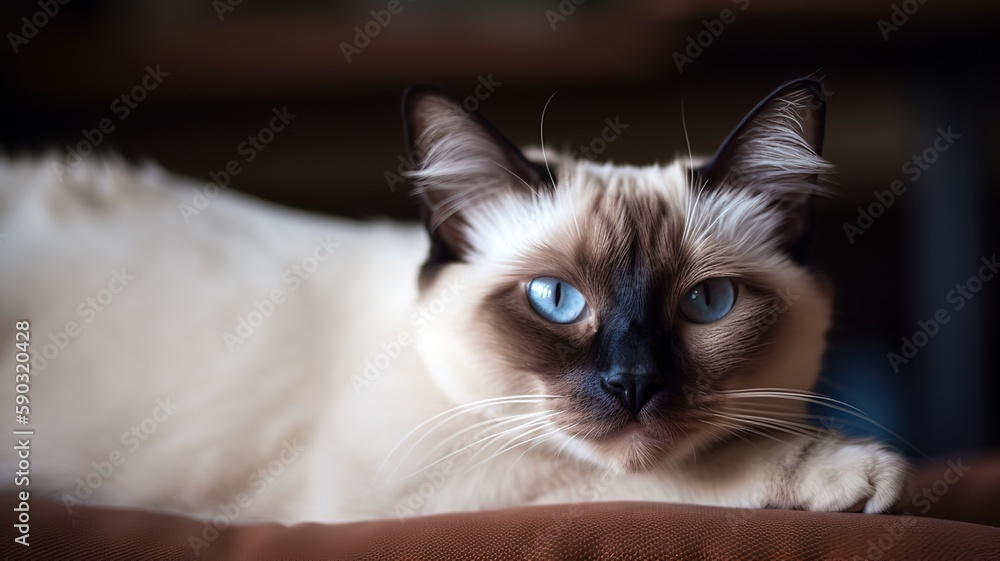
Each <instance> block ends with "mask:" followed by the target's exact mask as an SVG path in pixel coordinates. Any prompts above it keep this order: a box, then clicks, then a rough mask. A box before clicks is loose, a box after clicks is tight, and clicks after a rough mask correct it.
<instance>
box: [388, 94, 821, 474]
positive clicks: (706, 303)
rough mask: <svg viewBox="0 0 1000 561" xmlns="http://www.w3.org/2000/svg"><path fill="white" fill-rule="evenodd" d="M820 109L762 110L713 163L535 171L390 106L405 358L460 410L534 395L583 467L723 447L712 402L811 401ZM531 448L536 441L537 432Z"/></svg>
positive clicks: (443, 114) (554, 162)
mask: <svg viewBox="0 0 1000 561" xmlns="http://www.w3.org/2000/svg"><path fill="white" fill-rule="evenodd" d="M824 112H825V97H824V94H823V90H822V87H821V85H820V84H819V83H818V82H816V81H813V80H810V79H802V80H797V81H794V82H790V83H788V84H785V85H784V86H782V87H780V88H779V89H778V90H776V91H775V92H773V93H772V94H771V95H770V96H768V97H767V98H766V99H765V100H764V101H762V102H761V103H760V104H759V105H758V106H757V107H756V108H754V109H753V111H751V113H750V114H749V115H748V116H747V117H746V118H745V119H744V120H743V122H742V123H740V125H739V126H738V127H737V128H736V129H735V130H734V131H733V133H732V134H731V135H730V136H729V137H728V138H727V139H726V140H725V141H724V142H723V143H722V146H721V147H720V148H719V150H718V151H717V152H716V154H715V156H714V157H712V158H710V159H707V160H700V161H695V160H691V159H689V158H682V159H679V160H677V161H675V162H673V163H670V164H667V165H652V166H646V167H632V166H617V165H613V164H610V163H609V164H597V163H592V162H589V161H573V160H572V159H570V158H568V157H564V156H562V157H558V159H553V155H552V154H551V152H550V153H549V154H548V157H549V162H548V164H546V162H544V161H539V160H537V159H534V160H533V159H529V158H528V157H526V156H525V155H524V154H523V153H522V152H521V151H519V150H518V149H517V148H516V147H515V146H514V145H513V144H511V143H510V142H509V141H508V140H506V139H505V138H504V137H503V136H501V135H500V133H499V132H497V130H496V129H495V128H494V127H493V126H492V125H490V124H489V123H488V122H486V121H485V120H484V119H483V118H482V117H481V116H480V115H478V114H475V113H471V114H470V113H468V112H467V111H466V110H465V109H463V108H462V106H461V103H460V101H459V100H457V99H456V98H453V97H451V96H449V95H447V94H445V93H443V92H440V91H438V90H435V89H432V88H425V87H421V88H415V89H412V90H410V91H409V92H408V93H407V95H406V97H405V101H404V113H405V116H406V122H407V129H408V135H409V139H410V142H411V148H412V152H411V153H412V154H413V155H414V157H415V162H416V168H415V169H414V171H413V172H412V173H411V178H412V179H413V181H414V184H415V187H416V189H415V193H416V196H417V197H418V199H419V201H420V204H421V208H422V211H423V217H424V220H425V223H426V225H427V229H428V232H429V233H430V238H431V253H430V256H429V258H428V261H427V263H426V265H425V266H424V268H423V270H422V272H421V278H420V282H421V298H422V300H423V304H424V305H429V308H428V309H429V310H430V311H431V313H433V318H432V319H433V321H429V322H428V323H427V324H426V325H427V329H426V331H425V332H424V333H421V334H420V336H419V348H420V350H421V353H422V356H423V358H424V360H425V362H426V363H427V366H428V367H429V369H430V371H431V372H432V375H433V377H434V380H435V383H436V384H438V385H439V386H440V388H441V389H442V390H443V391H444V392H445V393H446V394H447V395H448V396H450V397H451V398H452V399H454V400H455V402H456V403H459V404H461V403H468V402H473V401H477V400H484V399H489V398H496V397H503V396H512V395H545V396H554V397H550V398H544V401H543V403H542V404H541V407H543V408H544V410H545V411H550V412H552V413H553V414H552V415H550V416H548V417H545V419H546V421H545V422H544V423H542V424H539V425H538V426H539V427H543V428H544V431H548V433H549V434H551V444H552V445H553V446H557V445H563V446H566V447H567V449H568V450H570V451H571V452H572V453H574V454H576V455H578V456H579V457H582V458H586V459H588V460H591V461H594V462H596V463H598V464H601V465H607V466H614V467H616V468H619V469H630V470H638V469H647V468H649V467H651V466H652V465H654V464H655V463H657V462H658V461H660V460H662V459H664V458H666V457H675V458H676V457H683V456H685V455H687V454H689V453H690V452H691V451H692V450H695V449H697V448H698V447H699V446H702V445H703V444H704V443H705V442H706V441H708V440H710V439H711V438H713V437H715V436H718V435H719V434H720V433H721V432H725V430H724V427H726V425H730V428H732V427H731V425H733V424H734V423H736V421H732V420H731V421H728V422H727V421H726V418H725V417H723V416H721V415H726V411H727V407H728V404H729V403H730V400H729V399H727V394H726V393H725V392H727V391H732V390H739V389H748V388H791V389H800V390H807V389H810V388H811V387H812V386H813V384H814V382H815V380H816V377H817V375H818V371H819V366H820V360H821V355H822V353H823V349H824V345H825V343H824V339H825V334H826V331H827V328H828V326H829V322H830V297H829V294H828V291H827V290H826V288H825V284H824V283H823V282H822V281H821V280H819V279H818V278H817V277H816V276H815V275H814V274H813V273H812V272H811V271H810V270H809V269H808V268H806V267H805V266H803V264H802V262H801V259H800V258H801V256H802V253H803V251H804V248H805V242H806V240H807V237H808V233H809V230H810V212H809V201H810V197H811V196H812V194H813V193H814V192H815V191H816V189H817V187H816V182H817V179H818V178H820V177H822V176H823V175H825V174H827V173H829V172H830V171H831V166H830V164H828V163H827V162H825V161H824V160H823V159H822V158H821V157H820V155H819V154H820V150H821V144H822V138H823V123H824ZM535 434H537V435H541V434H543V433H542V432H536V433H535Z"/></svg>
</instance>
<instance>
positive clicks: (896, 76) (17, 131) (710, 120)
mask: <svg viewBox="0 0 1000 561" xmlns="http://www.w3.org/2000/svg"><path fill="white" fill-rule="evenodd" d="M62 1H64V2H66V3H65V4H62V3H60V2H59V0H41V1H39V0H7V1H6V2H4V4H3V6H2V7H0V22H2V25H0V31H2V32H4V33H5V34H6V41H5V44H4V45H3V47H2V48H0V50H2V51H3V53H4V54H3V56H2V65H3V66H2V68H0V70H2V73H0V77H2V78H0V79H2V82H0V88H2V93H0V95H2V96H3V99H2V100H0V102H2V103H0V117H2V119H0V123H2V126H0V144H2V146H3V148H4V149H5V150H6V152H7V153H8V154H12V155H25V154H31V153H38V152H42V151H46V150H48V151H54V152H55V153H56V154H58V155H59V156H60V157H61V158H66V157H67V154H69V152H70V150H69V149H68V148H67V146H69V147H72V148H74V149H76V150H77V151H86V149H87V146H81V143H84V144H86V143H87V142H89V141H87V136H88V134H86V133H85V132H84V131H91V130H92V129H95V128H98V127H99V124H100V123H101V121H102V119H106V118H107V119H110V122H111V123H112V124H113V125H114V129H113V130H112V131H111V132H109V133H106V134H102V136H103V138H101V139H100V141H99V142H96V143H94V144H96V151H95V152H97V153H112V152H117V153H120V154H122V155H124V156H125V157H126V158H128V159H130V160H133V161H142V160H152V161H155V162H158V163H160V164H162V165H163V166H164V167H166V168H167V169H169V170H171V171H173V172H176V173H180V174H184V175H187V176H191V177H194V178H199V179H202V180H204V181H205V182H208V181H210V176H209V174H210V173H211V172H217V171H220V170H222V169H223V168H224V167H225V165H226V163H227V162H228V161H229V160H231V159H238V160H240V161H241V162H244V165H243V166H242V167H243V171H242V173H240V174H239V175H237V176H236V177H235V178H233V181H232V183H231V185H230V186H231V187H232V188H234V189H237V190H239V191H243V192H246V193H250V194H253V195H256V196H258V197H262V198H264V199H268V200H271V201H276V202H279V203H282V204H286V205H291V206H295V207H299V208H304V209H309V210H311V211H315V212H320V213H329V214H336V215H345V216H351V217H372V216H390V217H397V218H414V217H415V216H416V212H415V207H414V205H413V204H412V202H411V201H410V199H409V197H408V195H407V193H406V189H405V187H404V186H403V185H401V184H397V183H395V181H393V180H392V175H391V174H394V173H397V171H398V167H399V157H400V156H403V155H404V144H403V139H402V138H403V137H402V129H401V125H400V119H399V101H400V94H401V93H402V91H403V90H404V88H405V87H406V86H407V85H409V84H413V83H421V82H423V83H433V84H437V85H440V86H442V87H445V88H448V89H450V90H452V91H454V92H455V93H456V94H458V95H460V96H462V97H465V96H472V97H471V98H469V105H470V106H477V107H478V109H479V110H480V111H481V112H482V113H484V114H485V115H486V116H487V118H489V119H490V120H492V121H493V122H494V123H495V124H497V125H498V126H499V127H500V128H501V129H502V130H503V131H504V132H506V133H507V134H508V135H509V136H510V137H511V138H512V139H513V140H514V141H515V142H516V143H519V144H538V143H539V121H540V117H541V112H542V108H543V106H544V105H545V102H546V101H547V100H548V98H549V96H550V95H552V93H553V92H558V93H557V95H556V97H555V98H554V99H553V101H552V103H551V105H550V107H549V109H548V112H547V114H546V119H545V131H546V133H547V134H546V143H547V144H550V145H554V146H556V147H558V148H566V149H569V150H578V148H579V146H581V145H587V146H591V148H593V149H594V151H595V152H597V151H598V150H597V149H598V148H600V153H599V154H595V155H594V156H595V158H596V159H600V160H604V159H610V160H613V161H616V162H626V163H633V164H646V163H651V162H654V161H665V160H669V159H671V158H673V157H674V156H675V155H677V154H680V153H684V152H686V147H685V136H684V131H683V129H682V126H681V123H682V118H681V117H682V107H683V114H684V116H685V118H686V122H687V128H688V133H689V134H690V142H691V146H692V148H693V150H694V152H695V153H701V154H709V153H711V152H713V151H714V150H715V148H716V146H717V144H718V143H719V142H720V141H721V140H722V138H724V136H725V135H726V134H727V133H728V131H729V130H730V129H731V128H732V127H733V126H734V125H735V124H736V123H737V122H738V121H739V119H740V118H741V117H742V116H743V115H744V114H745V113H746V112H747V111H748V110H749V109H750V108H751V107H752V106H753V105H754V104H755V103H756V102H757V101H758V100H759V99H760V98H761V97H763V96H764V95H766V94H767V93H768V92H770V91H771V90H772V89H773V88H774V87H776V86H777V85H778V84H780V83H782V82H783V81H786V80H788V79H791V78H795V77H798V76H802V75H807V74H813V73H816V74H818V75H821V76H825V77H826V87H827V92H828V96H829V103H830V104H829V111H828V122H827V136H826V146H825V150H824V151H825V154H824V155H825V156H827V157H828V159H830V160H832V161H833V162H834V163H835V164H836V165H837V166H838V169H839V174H838V176H837V180H836V181H837V185H836V195H835V196H834V197H833V198H829V199H824V200H820V201H817V204H816V217H817V227H816V232H815V241H814V244H813V249H812V260H813V262H814V263H815V265H816V267H817V268H819V269H821V270H822V271H824V272H825V273H826V274H827V275H828V276H829V277H830V278H831V279H832V281H833V283H834V285H835V286H836V289H837V317H836V326H835V329H834V331H833V333H832V334H831V343H832V345H831V349H830V352H829V353H828V357H827V367H826V369H825V372H824V383H823V386H822V387H821V388H820V390H821V391H823V392H825V393H828V394H829V395H832V396H835V397H837V398H839V399H843V400H845V401H848V402H850V403H852V404H854V405H856V406H858V407H860V408H861V409H863V410H864V411H865V412H867V413H868V414H869V415H870V416H871V417H872V418H873V419H874V420H876V421H877V422H879V423H880V424H882V425H883V426H885V427H888V428H889V429H891V430H892V431H893V432H896V433H898V434H899V435H900V436H901V437H903V438H905V439H906V440H908V441H909V442H911V443H912V444H913V445H914V446H912V447H911V446H908V445H906V444H904V443H902V442H901V441H900V440H898V439H895V438H894V437H891V436H890V437H889V438H890V439H893V440H894V442H895V443H896V444H897V446H899V447H900V449H902V450H903V451H904V452H906V453H907V454H910V455H920V454H922V453H927V454H930V455H941V454H959V453H962V452H963V451H968V450H972V449H979V448H984V447H994V448H997V447H1000V413H997V408H996V405H997V404H1000V380H998V376H997V375H996V367H995V364H996V363H997V361H998V359H1000V349H998V345H997V342H998V341H997V321H996V319H995V318H996V313H997V310H998V307H997V298H998V294H1000V279H997V280H984V281H982V282H977V281H971V282H970V280H969V279H970V278H971V277H974V276H976V275H977V273H978V272H979V271H980V268H981V264H982V263H981V261H980V259H981V258H983V257H985V258H986V260H987V261H990V259H991V257H992V256H993V255H994V254H995V253H996V252H997V250H998V247H997V246H998V245H1000V244H998V243H997V242H998V240H1000V236H998V235H997V234H998V232H997V230H998V225H997V220H996V218H995V209H996V208H997V197H998V195H997V189H996V187H997V181H996V176H997V174H996V172H995V170H994V169H990V167H989V166H991V165H993V166H995V165H996V164H997V156H998V155H1000V149H998V148H1000V140H998V139H1000V136H998V135H997V134H996V131H997V130H998V124H1000V110H998V108H997V105H996V101H995V90H994V87H995V86H996V85H997V79H996V78H997V72H998V64H997V62H996V61H997V59H996V53H998V52H1000V49H998V47H1000V40H998V26H997V24H998V23H1000V18H998V17H997V16H998V12H1000V4H996V3H990V2H985V1H984V2H946V1H945V0H923V3H921V2H920V1H919V0H906V1H900V0H881V1H871V0H867V1H861V0H846V1H838V2H834V1H827V2H793V1H791V0H779V1H770V2H768V1H765V0H719V1H705V2H695V1H694V0H688V1H684V2H656V1H652V0H631V1H623V2H609V1H600V0H585V1H584V0H575V2H574V1H573V0H561V1H559V0H518V1H512V2H499V1H493V2H462V1H459V0H420V1H414V2H410V1H408V0H400V1H398V2H393V1H390V0H372V1H365V2H361V1H357V2H319V1H318V0H300V1H285V2H276V1H271V2H261V1H258V2H249V1H240V0H214V1H213V0H196V1H193V0H156V1H153V0H147V1H125V0H68V2H67V1H66V0H62ZM577 3H579V4H577ZM56 8H57V9H56ZM389 9H392V10H395V11H396V12H397V13H394V14H392V13H390V12H388V10H389ZM46 10H47V11H48V12H49V13H46ZM373 10H374V11H376V14H375V15H373V14H372V11H373ZM726 10H728V12H726ZM40 13H41V14H42V15H39V14H40ZM50 14H51V15H50ZM386 15H389V16H391V19H389V21H388V24H387V25H382V24H380V23H377V22H376V23H371V22H373V20H375V19H376V17H379V18H381V19H382V20H383V21H385V20H386V19H387V18H386ZM22 18H26V19H22ZM880 20H881V21H880ZM26 22H27V23H26ZM356 26H357V27H358V28H360V29H361V33H363V32H364V31H365V29H366V26H367V29H368V31H369V32H368V33H367V34H365V37H362V36H359V31H357V30H356V29H355V27H356ZM368 35H373V36H368ZM365 39H367V43H366V42H365ZM350 44H353V45H352V47H350V48H348V47H345V45H350ZM345 49H346V50H349V51H351V52H349V53H348V54H349V55H350V56H349V58H350V61H348V60H347V59H348V57H347V56H346V55H345ZM157 65H159V69H160V71H162V72H163V73H167V74H168V75H166V76H164V75H162V74H161V81H160V82H159V83H157V84H156V88H155V89H152V90H146V91H140V92H138V94H137V95H134V96H133V95H132V93H131V92H132V90H133V88H135V87H137V86H140V85H141V84H142V82H143V79H144V76H146V75H147V72H148V71H147V67H151V68H154V69H155V68H156V66H157ZM152 83H153V82H152V81H150V80H148V79H147V84H152ZM484 83H491V84H492V85H491V86H490V87H489V88H487V87H485V86H481V84H484ZM477 88H478V90H477ZM123 94H127V95H130V97H136V98H137V97H139V96H141V97H143V98H144V99H142V100H141V101H134V100H131V101H129V102H127V101H125V100H121V99H120V98H121V96H122V95H123ZM477 94H478V97H477ZM116 100H118V102H117V103H116ZM128 103H131V104H132V105H131V106H129V105H128ZM125 106H128V113H127V116H124V118H123V115H124V113H125V109H124V107H125ZM286 106H287V108H288V111H289V112H291V113H293V114H294V115H295V116H296V117H295V118H294V119H293V120H292V122H291V123H290V124H289V126H288V127H287V128H286V129H285V130H283V131H280V132H278V133H276V134H275V135H274V137H273V140H272V141H271V142H270V143H269V144H267V145H266V146H264V148H263V149H262V150H258V151H257V152H258V153H257V155H256V157H255V158H254V160H253V161H252V162H246V161H245V159H246V158H245V156H246V155H245V153H244V154H241V153H239V150H240V148H239V147H240V144H241V143H242V142H243V141H244V140H246V138H247V136H249V135H254V134H257V132H258V131H259V130H260V129H261V128H262V127H264V126H266V125H267V124H268V121H269V120H270V118H271V114H272V113H271V112H272V109H274V108H282V107H286ZM616 117H617V118H618V120H619V122H621V123H624V124H627V125H628V128H627V129H625V130H623V131H622V132H621V134H619V135H618V137H617V138H616V139H615V140H614V141H612V142H609V143H605V145H604V146H603V147H602V143H597V142H594V139H595V138H599V137H600V135H601V133H602V131H603V129H604V128H605V127H606V126H607V123H606V122H605V119H611V120H612V121H613V120H614V119H615V118H616ZM949 127H950V131H951V136H950V138H951V141H950V144H949V143H947V142H944V141H938V146H939V147H947V150H946V151H935V150H933V149H932V150H931V152H930V153H927V154H925V150H927V149H929V148H932V147H933V146H934V142H935V139H936V138H937V137H938V136H939V135H940V132H941V131H944V132H948V131H949ZM955 135H958V136H957V137H956V136H955ZM89 136H90V137H91V138H96V136H95V134H94V133H89ZM914 157H920V158H922V159H925V161H924V162H923V163H919V162H913V161H912V159H913V158H914ZM932 158H933V160H934V161H933V163H929V162H930V160H931V159H932ZM70 161H72V160H70ZM907 162H910V163H909V164H908V163H907ZM923 168H926V169H923ZM917 169H919V171H920V174H919V177H916V171H915V170H917ZM387 173H388V174H389V175H387ZM896 180H900V181H901V182H902V186H903V187H905V189H906V190H905V192H903V193H902V194H898V195H895V197H894V198H895V200H894V201H893V202H892V204H890V205H887V208H883V209H882V212H879V208H878V207H879V205H880V204H882V203H880V202H879V199H880V198H881V199H882V201H883V202H884V201H887V200H888V195H884V194H883V195H879V196H876V194H875V192H891V186H892V185H893V182H894V181H896ZM897 190H900V189H899V184H897ZM873 204H874V205H875V206H874V207H873V206H872V205H873ZM859 207H861V208H863V209H865V211H866V212H867V213H869V215H870V216H872V219H871V221H870V222H869V221H868V220H866V219H864V218H861V219H859V210H858V209H859ZM876 215H877V216H876ZM859 220H861V223H860V224H859ZM845 224H848V225H851V226H855V227H858V228H861V230H860V231H861V232H863V233H860V234H859V233H858V231H857V230H855V231H854V234H853V235H850V236H849V235H848V233H847V232H846V231H845ZM984 271H985V274H986V275H990V274H992V272H991V271H990V270H989V269H984ZM956 285H967V286H968V288H967V289H966V290H967V293H968V294H970V295H972V296H973V297H972V298H971V299H969V298H967V297H966V296H961V295H960V293H959V292H957V291H956V292H952V291H955V290H956ZM974 289H975V290H977V292H974V293H973V292H972V290H974ZM959 303H962V305H961V308H960V309H959ZM939 310H944V313H945V314H946V315H947V317H948V323H946V324H944V325H940V326H939V328H938V329H937V330H935V329H933V328H932V327H928V328H926V331H929V332H933V333H930V334H929V335H931V336H927V337H924V336H922V335H916V336H915V335H914V334H915V333H916V332H917V331H918V330H920V329H921V327H920V324H918V322H920V321H924V322H925V325H926V321H927V320H930V319H933V318H934V316H935V314H936V313H938V311H939ZM901 337H905V338H907V339H908V340H910V341H911V342H914V344H915V350H916V351H917V352H916V354H915V355H914V356H912V358H907V357H906V356H905V355H904V354H903V351H904V350H909V349H903V347H904V343H903V341H901ZM916 343H924V344H923V345H922V346H921V347H919V348H916ZM891 352H892V353H899V354H900V356H901V357H902V358H907V362H906V363H900V362H898V361H897V362H896V364H895V367H894V365H893V364H892V363H891V362H890V359H889V357H888V353H891ZM910 354H912V353H910ZM817 412H818V413H821V414H824V415H826V414H829V413H831V411H828V410H827V411H822V410H820V411H817ZM852 423H853V424H856V425H857V426H856V427H855V426H852ZM824 424H826V425H828V426H834V427H841V428H843V429H845V430H849V431H853V432H855V433H858V434H883V433H881V432H880V429H878V428H877V427H874V426H873V425H872V424H870V423H866V422H858V421H857V420H856V419H855V420H854V421H851V419H850V418H849V417H846V416H840V417H839V418H835V419H832V420H827V421H824Z"/></svg>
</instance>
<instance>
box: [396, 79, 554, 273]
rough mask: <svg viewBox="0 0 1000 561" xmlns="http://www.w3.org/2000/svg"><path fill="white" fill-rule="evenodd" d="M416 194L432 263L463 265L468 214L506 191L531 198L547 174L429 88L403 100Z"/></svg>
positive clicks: (480, 121)
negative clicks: (429, 240) (530, 195)
mask: <svg viewBox="0 0 1000 561" xmlns="http://www.w3.org/2000/svg"><path fill="white" fill-rule="evenodd" d="M403 118H404V119H405V124H406V134H407V139H408V142H409V147H410V157H411V162H412V164H413V169H412V171H410V173H409V174H408V176H409V177H410V179H411V180H412V181H413V183H414V186H415V190H414V194H415V195H416V197H417V198H418V199H419V201H420V206H421V214H422V216H423V219H424V222H425V224H426V225H427V231H428V232H429V233H430V236H431V244H432V246H431V256H430V261H431V262H440V261H448V260H461V259H462V258H463V257H464V256H465V255H466V254H467V253H468V252H469V251H470V250H471V249H472V248H471V247H470V245H469V240H468V239H467V237H466V232H467V229H468V228H467V227H468V216H467V214H468V210H469V209H470V208H471V207H472V206H474V205H477V204H482V203H483V202H485V201H487V200H488V199H489V198H491V197H495V196H497V195H499V194H501V193H504V192H520V193H525V194H530V193H531V191H532V190H533V189H537V188H539V187H541V186H543V185H545V184H546V180H547V179H548V177H549V176H548V174H547V173H546V172H545V169H544V168H542V167H540V166H538V165H537V164H534V163H532V162H530V161H528V159H526V158H525V157H524V155H523V154H522V153H521V151H520V150H518V149H517V147H515V146H514V145H513V144H512V143H511V142H510V141H509V140H507V139H506V138H504V136H503V135H501V134H500V133H499V132H498V131H497V130H496V128H494V127H493V125H491V124H490V123H489V122H487V121H486V119H484V118H483V117H482V116H480V115H479V114H478V113H476V112H469V111H467V110H466V109H465V108H464V107H463V106H462V102H461V101H460V100H459V99H458V98H456V97H454V96H452V95H451V94H448V93H446V92H444V91H442V90H439V89H437V88H433V87H430V86H416V87H413V88H410V89H409V90H408V91H407V92H406V94H405V95H404V96H403Z"/></svg>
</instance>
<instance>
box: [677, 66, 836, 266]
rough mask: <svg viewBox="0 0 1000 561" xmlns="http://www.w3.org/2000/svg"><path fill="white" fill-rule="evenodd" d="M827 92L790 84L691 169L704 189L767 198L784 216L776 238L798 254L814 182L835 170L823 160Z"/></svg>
mask: <svg viewBox="0 0 1000 561" xmlns="http://www.w3.org/2000/svg"><path fill="white" fill-rule="evenodd" d="M825 121H826V94H825V92H824V90H823V85H822V83H820V82H819V81H817V80H815V79H812V78H801V79H798V80H793V81H791V82H788V83H786V84H784V85H782V86H780V87H779V88H778V89H776V90H775V91H773V92H772V93H771V94H770V95H769V96H767V97H766V98H764V100H763V101H761V102H760V103H759V104H757V106H756V107H754V109H753V110H752V111H750V113H749V114H748V115H747V116H746V117H744V119H743V121H742V122H741V123H740V124H739V125H738V126H737V127H736V128H735V129H734V130H733V131H732V132H731V133H730V134H729V136H728V137H727V138H726V140H725V141H723V143H722V146H720V148H719V150H718V151H717V152H716V153H715V156H714V157H713V158H712V159H711V160H709V161H708V162H707V163H705V164H704V165H703V166H701V167H700V168H698V169H696V170H694V171H695V177H696V178H698V179H700V181H701V182H702V183H703V184H704V187H705V188H706V189H749V190H751V191H752V192H755V193H762V194H765V195H769V196H771V197H772V198H773V200H774V205H775V206H776V207H777V208H779V209H780V210H781V211H782V213H783V215H784V216H783V218H784V220H783V224H782V231H781V232H780V235H781V236H782V237H783V238H784V240H785V242H786V245H787V246H788V247H789V249H790V250H791V251H792V252H793V254H795V255H796V257H800V255H799V254H800V253H801V252H802V251H804V245H805V242H807V241H808V240H806V239H805V238H807V237H808V236H807V234H808V232H809V230H810V227H809V226H810V205H809V202H810V199H811V197H812V195H813V194H814V193H816V192H817V191H818V187H817V181H818V180H819V179H820V178H822V177H824V176H827V175H829V174H831V173H832V172H833V165H831V164H830V163H829V162H827V161H826V160H824V159H823V158H822V156H821V153H822V149H823V129H824V126H825Z"/></svg>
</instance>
